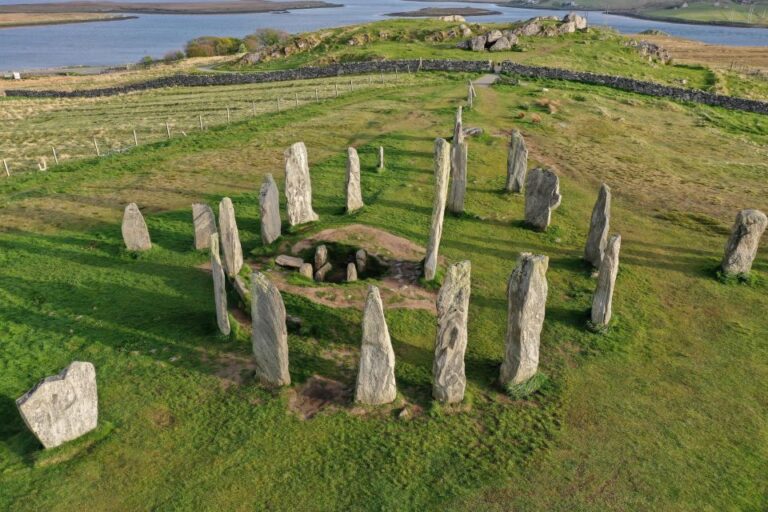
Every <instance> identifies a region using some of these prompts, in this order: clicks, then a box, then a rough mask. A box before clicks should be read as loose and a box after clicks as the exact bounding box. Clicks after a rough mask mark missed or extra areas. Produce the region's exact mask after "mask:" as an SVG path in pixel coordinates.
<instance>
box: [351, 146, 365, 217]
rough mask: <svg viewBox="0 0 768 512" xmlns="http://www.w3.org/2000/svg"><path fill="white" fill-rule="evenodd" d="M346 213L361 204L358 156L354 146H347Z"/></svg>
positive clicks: (357, 208) (359, 206)
mask: <svg viewBox="0 0 768 512" xmlns="http://www.w3.org/2000/svg"><path fill="white" fill-rule="evenodd" d="M346 193H347V213H351V212H354V211H355V210H359V209H360V208H362V207H363V206H365V205H364V204H363V195H362V193H361V192H360V157H359V156H357V150H356V149H355V148H347V183H346Z"/></svg>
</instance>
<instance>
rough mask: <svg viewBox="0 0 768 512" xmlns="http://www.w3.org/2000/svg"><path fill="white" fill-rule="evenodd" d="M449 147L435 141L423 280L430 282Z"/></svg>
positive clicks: (434, 270) (442, 212)
mask: <svg viewBox="0 0 768 512" xmlns="http://www.w3.org/2000/svg"><path fill="white" fill-rule="evenodd" d="M450 154H451V145H450V144H448V143H447V142H446V141H445V139H436V140H435V198H434V202H433V203H432V224H431V227H430V230H429V241H428V242H427V255H426V258H424V278H425V279H426V280H427V281H431V280H433V279H434V278H435V275H436V274H437V256H438V251H439V249H440V238H441V237H442V235H443V219H444V217H445V202H446V199H447V195H448V173H449V172H450V168H451V158H450Z"/></svg>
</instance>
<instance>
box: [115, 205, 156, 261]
mask: <svg viewBox="0 0 768 512" xmlns="http://www.w3.org/2000/svg"><path fill="white" fill-rule="evenodd" d="M122 231H123V241H124V242H125V248H126V249H128V250H129V251H148V250H149V249H151V248H152V241H151V240H150V239H149V230H147V223H146V222H144V216H143V215H142V214H141V212H140V211H139V207H138V206H136V203H131V204H129V205H128V206H126V207H125V211H124V212H123V226H122Z"/></svg>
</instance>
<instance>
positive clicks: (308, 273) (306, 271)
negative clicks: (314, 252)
mask: <svg viewBox="0 0 768 512" xmlns="http://www.w3.org/2000/svg"><path fill="white" fill-rule="evenodd" d="M299 274H301V275H303V276H304V277H308V278H309V279H312V277H313V272H312V264H311V263H302V264H301V266H300V267H299Z"/></svg>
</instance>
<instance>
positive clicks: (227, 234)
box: [219, 197, 243, 277]
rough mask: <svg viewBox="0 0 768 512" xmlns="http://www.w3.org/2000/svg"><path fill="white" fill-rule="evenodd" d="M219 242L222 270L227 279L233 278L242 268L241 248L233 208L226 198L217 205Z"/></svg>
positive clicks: (230, 201)
mask: <svg viewBox="0 0 768 512" xmlns="http://www.w3.org/2000/svg"><path fill="white" fill-rule="evenodd" d="M219 241H220V242H221V253H222V256H223V262H224V270H225V271H226V272H227V275H228V276H229V277H235V276H236V275H237V274H238V273H239V272H240V269H241V268H243V248H242V247H241V246H240V233H239V232H238V230H237V221H236V220H235V207H234V206H233V205H232V200H231V199H230V198H228V197H225V198H224V199H222V200H221V202H220V203H219Z"/></svg>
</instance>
